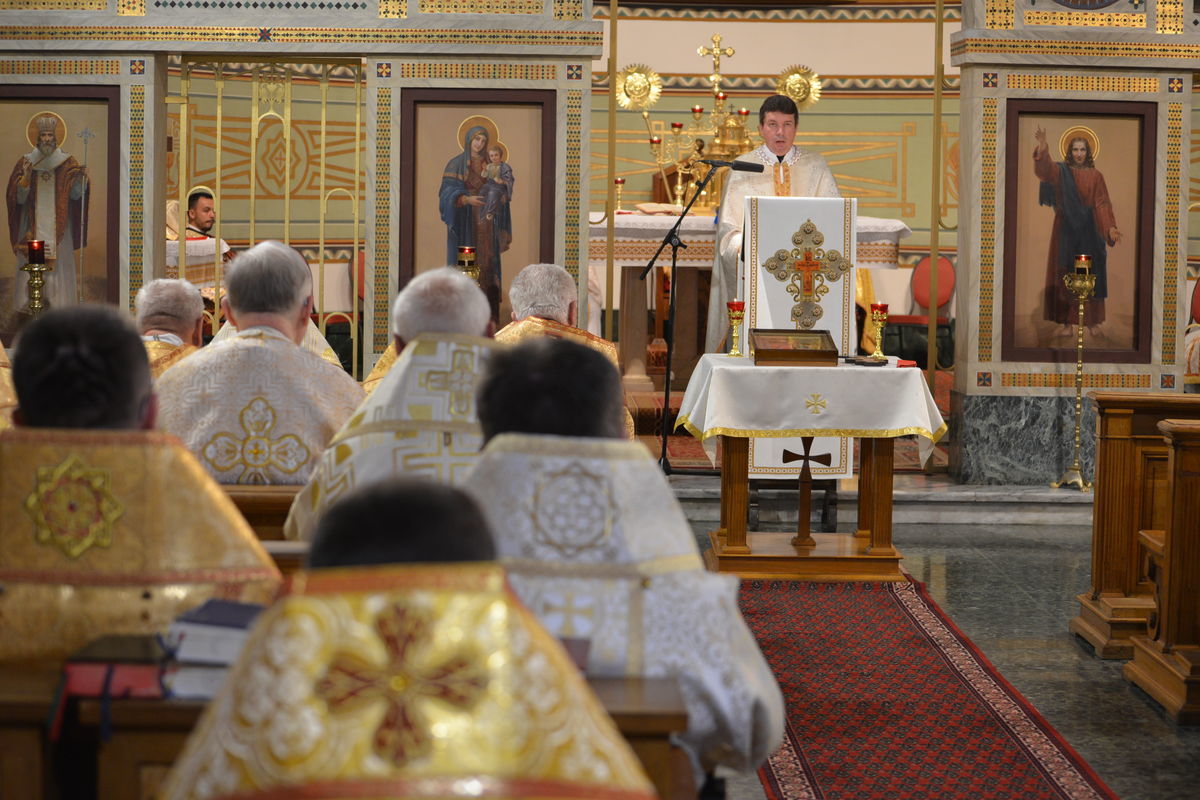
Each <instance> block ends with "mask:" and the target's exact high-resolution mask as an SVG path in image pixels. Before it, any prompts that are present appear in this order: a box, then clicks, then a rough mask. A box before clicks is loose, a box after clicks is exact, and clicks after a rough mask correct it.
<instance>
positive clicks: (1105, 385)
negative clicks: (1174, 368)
mask: <svg viewBox="0 0 1200 800" xmlns="http://www.w3.org/2000/svg"><path fill="white" fill-rule="evenodd" d="M1000 385H1001V386H1007V387H1011V388H1014V389H1074V388H1075V373H1074V372H1070V373H1059V372H1002V373H1000ZM1083 388H1084V389H1149V388H1150V376H1149V375H1147V374H1144V373H1143V374H1140V375H1139V374H1136V373H1131V374H1123V373H1114V372H1084V373H1083Z"/></svg>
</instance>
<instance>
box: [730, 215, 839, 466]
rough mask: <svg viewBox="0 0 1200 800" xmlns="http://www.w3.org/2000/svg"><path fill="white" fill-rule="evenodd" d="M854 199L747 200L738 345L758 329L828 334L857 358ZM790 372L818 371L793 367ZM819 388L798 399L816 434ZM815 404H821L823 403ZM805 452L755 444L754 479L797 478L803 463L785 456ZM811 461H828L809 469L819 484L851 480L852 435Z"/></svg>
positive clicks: (819, 449)
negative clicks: (807, 411) (743, 308)
mask: <svg viewBox="0 0 1200 800" xmlns="http://www.w3.org/2000/svg"><path fill="white" fill-rule="evenodd" d="M857 205H858V204H857V201H856V200H854V199H842V198H823V197H822V198H817V197H747V198H746V215H745V217H744V219H745V223H744V228H743V238H742V254H743V257H744V259H745V260H744V261H742V262H740V263H739V264H738V288H739V292H740V294H739V297H742V298H744V299H745V301H746V314H745V317H744V319H743V322H742V326H743V327H742V331H741V341H743V342H746V341H748V339H747V337H746V334H747V333H749V331H750V330H751V329H753V328H788V329H795V330H827V331H829V334H830V336H832V337H833V341H834V342H835V343H836V344H837V347H838V354H839V355H847V356H848V355H854V354H855V352H857V331H856V326H855V317H854V281H855V275H854V262H855V233H856V224H855V220H856V212H857ZM793 369H813V368H811V367H794V368H793ZM820 394H821V391H820V386H816V385H814V387H813V389H812V391H811V392H806V393H804V394H801V395H799V396H797V397H796V398H794V402H796V403H810V401H811V405H810V407H811V410H812V412H813V414H814V418H813V428H820V427H821V424H820V419H819V416H820V411H821V403H819V402H817V401H816V400H814V399H813V398H812V397H811V395H818V396H819V395H820ZM818 399H824V398H820V397H818ZM785 449H787V450H792V451H793V452H801V451H802V450H803V446H802V445H801V444H800V441H799V439H794V438H775V437H770V438H766V437H760V438H756V439H751V440H750V477H751V478H787V477H790V476H798V475H799V474H800V467H799V465H798V462H796V463H793V464H784V463H783V451H784V450H785ZM811 452H812V453H813V455H821V454H824V453H828V454H829V455H830V463H829V465H828V466H824V465H822V464H820V463H814V464H812V465H811V466H812V474H813V477H814V478H848V477H850V476H851V475H852V474H853V471H854V448H853V443H852V439H851V438H849V437H838V436H828V437H819V438H817V439H816V440H814V441H813V447H812V451H811Z"/></svg>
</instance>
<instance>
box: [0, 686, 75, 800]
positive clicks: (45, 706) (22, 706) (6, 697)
mask: <svg viewBox="0 0 1200 800" xmlns="http://www.w3.org/2000/svg"><path fill="white" fill-rule="evenodd" d="M61 674H62V666H61V664H57V663H52V664H51V663H47V664H42V663H37V664H16V663H12V664H3V665H0V800H41V798H43V797H46V796H48V792H47V790H46V789H47V769H48V763H49V762H48V758H47V754H46V719H47V718H48V717H49V715H50V710H51V708H52V706H53V704H54V694H55V688H56V687H57V686H58V680H59V676H60V675H61Z"/></svg>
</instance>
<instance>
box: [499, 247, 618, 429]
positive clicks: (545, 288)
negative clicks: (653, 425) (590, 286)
mask: <svg viewBox="0 0 1200 800" xmlns="http://www.w3.org/2000/svg"><path fill="white" fill-rule="evenodd" d="M577 297H578V293H577V291H576V289H575V279H574V278H572V277H571V273H569V272H567V271H566V270H565V269H564V268H562V267H560V266H559V265H558V264H530V265H529V266H527V267H525V269H523V270H521V271H520V272H519V273H518V274H517V277H515V278H513V282H512V286H510V287H509V289H508V300H509V302H510V303H511V304H512V309H513V310H512V319H513V321H512V322H511V323H509V324H508V325H505V326H504V327H503V328H501V329H500V330H499V331H498V332H497V333H496V341H497V342H500V343H501V344H517V343H519V342H523V341H526V340H527V339H531V338H542V337H549V338H554V339H568V340H570V341H572V342H579V343H580V344H582V345H586V346H588V347H590V348H592V349H593V350H595V351H597V352H598V353H601V354H603V355H604V357H605V358H607V359H608V361H609V363H611V364H612V365H613V366H614V367H616V368H618V369H620V365H619V362H618V361H617V346H616V345H615V344H613V343H612V342H610V341H608V340H607V339H605V338H603V337H600V336H595V335H594V334H591V333H589V332H588V331H585V330H583V329H582V328H577V327H575V325H576V323H577V322H578V310H579V301H578V299H577ZM622 417H623V420H624V421H623V423H622V424H623V432H624V433H623V435H624V436H625V438H627V439H632V438H634V427H633V417H631V416H630V415H629V412H628V411H626V410H623V411H622Z"/></svg>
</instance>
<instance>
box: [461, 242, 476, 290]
mask: <svg viewBox="0 0 1200 800" xmlns="http://www.w3.org/2000/svg"><path fill="white" fill-rule="evenodd" d="M457 266H458V268H459V269H460V270H461V271H462V273H463V274H464V275H466V276H467V277H468V278H470V279H471V280H473V281H475V285H476V286H478V285H479V265H478V264H476V263H475V248H474V247H471V246H470V245H460V246H459V248H458V265H457Z"/></svg>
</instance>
